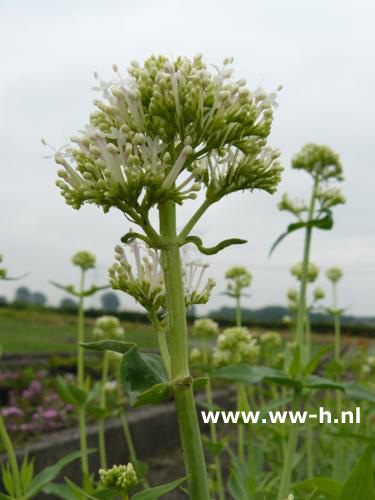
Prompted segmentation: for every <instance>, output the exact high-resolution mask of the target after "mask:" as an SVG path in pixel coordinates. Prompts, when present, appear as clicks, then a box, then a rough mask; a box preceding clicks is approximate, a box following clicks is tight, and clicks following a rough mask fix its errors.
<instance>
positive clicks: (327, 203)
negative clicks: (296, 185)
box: [315, 187, 346, 210]
mask: <svg viewBox="0 0 375 500" xmlns="http://www.w3.org/2000/svg"><path fill="white" fill-rule="evenodd" d="M315 197H316V199H317V200H319V202H320V206H321V209H323V210H327V209H330V208H332V207H334V206H336V205H343V204H344V203H345V201H346V200H345V197H344V195H343V194H342V193H341V191H340V189H339V188H337V187H318V188H317V189H316V191H315Z"/></svg>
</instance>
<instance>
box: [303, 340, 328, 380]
mask: <svg viewBox="0 0 375 500" xmlns="http://www.w3.org/2000/svg"><path fill="white" fill-rule="evenodd" d="M332 349H333V345H328V346H326V347H323V349H320V350H319V351H318V352H317V353H316V354H314V356H312V357H311V359H310V361H309V362H308V363H307V365H306V366H305V368H304V369H303V373H304V375H309V374H310V373H313V372H314V371H315V370H316V367H317V366H318V364H319V363H320V360H321V359H322V357H323V356H324V355H325V354H326V353H327V352H329V351H332Z"/></svg>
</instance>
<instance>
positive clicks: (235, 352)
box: [213, 327, 259, 366]
mask: <svg viewBox="0 0 375 500" xmlns="http://www.w3.org/2000/svg"><path fill="white" fill-rule="evenodd" d="M258 357H259V344H258V341H257V339H256V338H255V337H254V336H253V335H252V334H251V333H250V331H249V330H248V329H247V328H244V327H233V328H226V329H225V330H224V331H223V333H221V334H220V335H219V337H218V340H217V346H216V347H215V349H214V352H213V363H214V365H216V366H225V365H233V364H239V363H251V364H254V363H255V362H256V361H257V359H258Z"/></svg>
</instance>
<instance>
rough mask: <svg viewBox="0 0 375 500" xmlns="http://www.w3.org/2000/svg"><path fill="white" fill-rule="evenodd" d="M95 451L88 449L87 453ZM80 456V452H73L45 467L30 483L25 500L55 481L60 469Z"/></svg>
mask: <svg viewBox="0 0 375 500" xmlns="http://www.w3.org/2000/svg"><path fill="white" fill-rule="evenodd" d="M94 451H95V450H93V449H89V450H87V453H93V452H94ZM81 456H82V452H81V451H73V452H72V453H68V455H65V457H63V458H62V459H61V460H59V461H58V462H57V463H56V464H55V465H51V466H50V467H46V468H45V469H43V470H42V471H41V472H40V473H39V474H38V475H37V476H35V477H34V479H33V480H32V481H31V484H30V488H29V491H28V492H27V494H26V496H25V498H32V497H33V496H34V495H36V494H37V493H39V492H40V491H41V490H42V489H43V488H44V486H46V485H47V484H48V483H50V482H51V481H53V480H54V479H56V477H57V476H58V475H59V474H60V472H61V471H62V469H63V468H64V467H65V466H66V465H68V464H69V463H70V462H73V461H74V460H77V458H80V457H81Z"/></svg>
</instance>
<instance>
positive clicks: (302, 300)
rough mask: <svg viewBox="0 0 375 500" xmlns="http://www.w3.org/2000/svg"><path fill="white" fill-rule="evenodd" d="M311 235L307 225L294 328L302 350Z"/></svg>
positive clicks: (311, 214)
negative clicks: (295, 326) (295, 327)
mask: <svg viewBox="0 0 375 500" xmlns="http://www.w3.org/2000/svg"><path fill="white" fill-rule="evenodd" d="M317 183H318V181H317V180H315V182H314V186H313V191H312V194H311V200H310V206H309V210H308V214H307V221H308V222H309V221H311V220H312V219H313V217H314V209H315V190H316V187H317ZM311 236H312V227H310V226H308V227H306V230H305V242H304V248H303V261H302V276H301V285H300V293H299V301H298V311H297V330H296V341H297V344H298V346H299V348H300V351H301V352H302V348H303V343H304V339H303V331H304V328H303V327H304V322H305V314H306V288H307V271H308V266H309V258H310V247H311Z"/></svg>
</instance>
